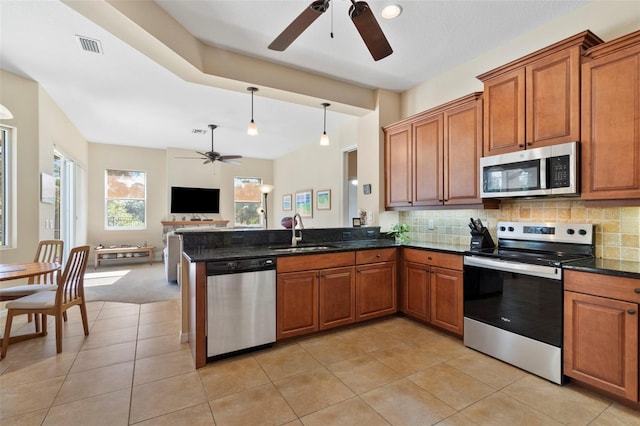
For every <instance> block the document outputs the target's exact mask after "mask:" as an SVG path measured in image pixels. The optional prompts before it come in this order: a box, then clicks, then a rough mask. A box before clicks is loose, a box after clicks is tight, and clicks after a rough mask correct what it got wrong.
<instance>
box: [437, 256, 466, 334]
mask: <svg viewBox="0 0 640 426" xmlns="http://www.w3.org/2000/svg"><path fill="white" fill-rule="evenodd" d="M463 287H464V286H463V274H462V272H461V271H454V270H452V269H445V268H437V267H433V266H432V267H431V294H430V299H431V324H433V325H435V326H437V327H440V328H444V329H446V330H449V331H451V332H453V333H456V334H458V335H462V332H463V325H462V322H463V312H462V309H463V303H464V300H463V294H462V292H463Z"/></svg>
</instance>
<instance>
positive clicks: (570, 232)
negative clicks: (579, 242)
mask: <svg viewBox="0 0 640 426" xmlns="http://www.w3.org/2000/svg"><path fill="white" fill-rule="evenodd" d="M575 233H576V231H575V230H573V229H571V228H569V229H567V234H569V235H573V234H575Z"/></svg>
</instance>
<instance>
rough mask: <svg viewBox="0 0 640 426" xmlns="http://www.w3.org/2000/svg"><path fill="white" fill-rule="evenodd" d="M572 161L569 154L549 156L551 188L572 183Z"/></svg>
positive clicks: (563, 186) (564, 186) (562, 186)
mask: <svg viewBox="0 0 640 426" xmlns="http://www.w3.org/2000/svg"><path fill="white" fill-rule="evenodd" d="M570 161H571V160H570V157H569V156H568V155H561V156H559V157H551V158H549V163H548V167H549V188H567V187H569V186H570V185H571V182H570V175H569V174H570V164H569V162H570Z"/></svg>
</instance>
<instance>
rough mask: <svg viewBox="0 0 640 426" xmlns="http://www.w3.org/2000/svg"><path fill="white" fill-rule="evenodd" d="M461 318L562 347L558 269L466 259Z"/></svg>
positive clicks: (500, 261)
mask: <svg viewBox="0 0 640 426" xmlns="http://www.w3.org/2000/svg"><path fill="white" fill-rule="evenodd" d="M464 263H465V265H464V316H465V317H466V318H470V319H473V320H475V321H478V322H481V323H484V324H488V325H491V326H494V327H497V328H500V329H502V330H506V331H510V332H512V333H515V334H518V335H520V336H525V337H528V338H530V339H533V340H537V341H540V342H544V343H547V344H549V345H552V346H556V347H559V348H560V347H562V310H563V302H562V300H563V299H562V297H563V294H562V270H561V269H560V268H555V267H549V266H540V265H529V264H524V263H516V262H510V261H503V260H498V259H490V258H482V257H474V256H466V257H465V262H464Z"/></svg>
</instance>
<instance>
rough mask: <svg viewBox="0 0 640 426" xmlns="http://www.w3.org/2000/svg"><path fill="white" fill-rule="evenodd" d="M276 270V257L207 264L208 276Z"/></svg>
mask: <svg viewBox="0 0 640 426" xmlns="http://www.w3.org/2000/svg"><path fill="white" fill-rule="evenodd" d="M275 268H276V258H275V257H261V258H256V259H236V260H221V261H216V262H207V275H208V276H211V275H222V274H235V273H242V272H252V271H265V270H269V269H275Z"/></svg>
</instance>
